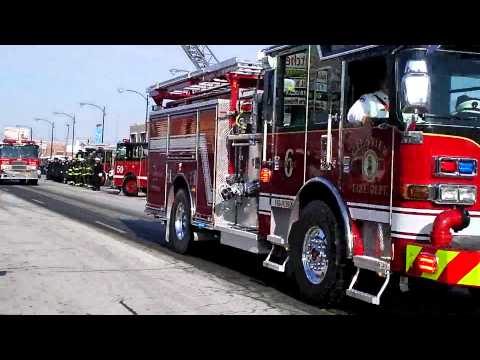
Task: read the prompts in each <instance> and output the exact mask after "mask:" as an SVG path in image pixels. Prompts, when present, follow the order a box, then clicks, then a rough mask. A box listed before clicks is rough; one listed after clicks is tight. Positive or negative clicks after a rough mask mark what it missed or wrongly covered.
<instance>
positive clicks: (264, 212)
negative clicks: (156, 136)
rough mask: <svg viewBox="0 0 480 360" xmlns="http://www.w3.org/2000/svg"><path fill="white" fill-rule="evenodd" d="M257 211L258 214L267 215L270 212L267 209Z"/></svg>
mask: <svg viewBox="0 0 480 360" xmlns="http://www.w3.org/2000/svg"><path fill="white" fill-rule="evenodd" d="M258 213H259V214H260V215H268V216H270V215H271V213H270V212H269V211H260V210H259V211H258Z"/></svg>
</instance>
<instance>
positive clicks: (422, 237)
mask: <svg viewBox="0 0 480 360" xmlns="http://www.w3.org/2000/svg"><path fill="white" fill-rule="evenodd" d="M391 237H393V238H397V239H409V240H419V241H429V240H430V237H429V236H425V235H402V234H394V233H393V234H391Z"/></svg>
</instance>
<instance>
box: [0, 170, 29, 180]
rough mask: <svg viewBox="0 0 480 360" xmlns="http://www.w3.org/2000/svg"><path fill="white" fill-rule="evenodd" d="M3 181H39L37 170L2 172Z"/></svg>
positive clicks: (0, 174)
mask: <svg viewBox="0 0 480 360" xmlns="http://www.w3.org/2000/svg"><path fill="white" fill-rule="evenodd" d="M0 179H2V180H35V179H38V172H37V170H2V171H1V172H0Z"/></svg>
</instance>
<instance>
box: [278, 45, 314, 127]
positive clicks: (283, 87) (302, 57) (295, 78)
mask: <svg viewBox="0 0 480 360" xmlns="http://www.w3.org/2000/svg"><path fill="white" fill-rule="evenodd" d="M307 64H308V52H307V51H301V52H297V53H294V54H289V55H285V56H282V57H280V58H279V66H278V72H277V116H276V118H277V119H276V126H277V130H278V131H280V132H282V131H303V130H305V115H306V103H307Z"/></svg>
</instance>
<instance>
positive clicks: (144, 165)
mask: <svg viewBox="0 0 480 360" xmlns="http://www.w3.org/2000/svg"><path fill="white" fill-rule="evenodd" d="M147 148H148V143H132V142H130V141H129V140H123V141H122V142H120V143H118V144H117V150H116V152H115V159H114V165H113V171H114V175H113V186H114V187H115V188H117V189H119V190H122V191H123V193H124V194H125V195H127V196H137V195H138V190H140V191H142V192H144V193H146V192H147V179H148V156H147Z"/></svg>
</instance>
